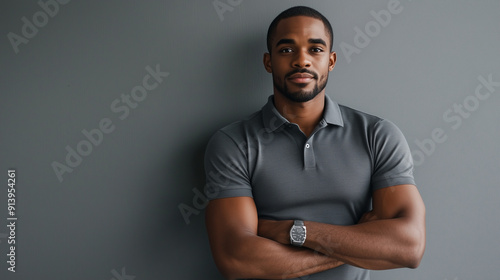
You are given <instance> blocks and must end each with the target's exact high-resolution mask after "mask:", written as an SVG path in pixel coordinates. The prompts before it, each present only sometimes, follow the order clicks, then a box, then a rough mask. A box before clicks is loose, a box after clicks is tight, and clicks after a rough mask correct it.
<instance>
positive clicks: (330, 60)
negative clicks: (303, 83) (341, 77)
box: [328, 52, 337, 71]
mask: <svg viewBox="0 0 500 280" xmlns="http://www.w3.org/2000/svg"><path fill="white" fill-rule="evenodd" d="M336 62H337V53H335V52H331V53H330V57H329V58H328V71H332V70H333V68H334V67H335V63H336Z"/></svg>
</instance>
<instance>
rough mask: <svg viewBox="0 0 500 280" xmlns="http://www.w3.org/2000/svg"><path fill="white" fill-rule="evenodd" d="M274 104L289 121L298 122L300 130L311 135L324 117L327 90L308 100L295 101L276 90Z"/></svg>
mask: <svg viewBox="0 0 500 280" xmlns="http://www.w3.org/2000/svg"><path fill="white" fill-rule="evenodd" d="M274 106H275V107H276V109H277V110H278V112H279V113H280V114H281V115H282V116H283V117H285V118H286V119H287V120H288V121H289V122H291V123H296V124H297V125H298V126H299V128H300V130H302V132H303V133H304V134H305V135H306V136H307V137H309V136H310V135H311V133H312V132H313V131H314V128H316V126H317V125H318V123H319V121H320V120H321V118H322V117H323V110H324V108H325V91H322V92H320V93H319V94H318V95H317V96H316V97H314V98H313V99H311V100H309V101H307V102H294V101H291V100H289V99H288V98H286V97H285V96H283V95H282V94H281V93H279V92H277V91H275V92H274Z"/></svg>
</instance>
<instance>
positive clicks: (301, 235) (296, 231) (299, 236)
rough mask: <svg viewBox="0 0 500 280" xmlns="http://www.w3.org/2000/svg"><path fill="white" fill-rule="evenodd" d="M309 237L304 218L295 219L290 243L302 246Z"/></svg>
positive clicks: (291, 229)
mask: <svg viewBox="0 0 500 280" xmlns="http://www.w3.org/2000/svg"><path fill="white" fill-rule="evenodd" d="M306 238H307V229H306V226H305V224H304V221H302V220H294V221H293V225H292V227H291V228H290V244H291V245H294V246H297V247H301V246H302V245H304V242H305V241H306Z"/></svg>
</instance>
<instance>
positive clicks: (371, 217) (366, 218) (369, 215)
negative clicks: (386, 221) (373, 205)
mask: <svg viewBox="0 0 500 280" xmlns="http://www.w3.org/2000/svg"><path fill="white" fill-rule="evenodd" d="M378 219H379V218H378V217H377V215H375V213H373V210H372V211H370V212H366V213H364V214H363V216H361V219H359V222H358V224H362V223H366V222H371V221H376V220H378Z"/></svg>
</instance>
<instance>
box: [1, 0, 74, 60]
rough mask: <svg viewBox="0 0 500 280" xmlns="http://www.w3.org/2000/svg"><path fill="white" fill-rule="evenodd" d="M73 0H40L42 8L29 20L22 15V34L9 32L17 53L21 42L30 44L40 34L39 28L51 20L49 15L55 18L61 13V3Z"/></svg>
mask: <svg viewBox="0 0 500 280" xmlns="http://www.w3.org/2000/svg"><path fill="white" fill-rule="evenodd" d="M70 1H71V0H57V1H56V0H48V1H47V2H44V1H43V0H40V1H38V5H39V6H40V7H41V8H42V10H40V11H37V12H35V13H34V14H33V16H32V17H31V20H29V19H28V18H27V17H22V18H21V21H22V22H23V26H22V27H21V35H22V36H21V35H18V34H16V33H14V32H9V33H8V34H7V38H8V39H9V42H10V44H11V46H12V49H14V52H15V53H16V54H18V53H19V46H20V45H21V44H28V43H29V41H30V39H33V38H34V37H35V36H36V34H38V30H39V28H43V27H44V26H45V25H47V23H48V22H49V17H50V18H53V17H55V16H56V15H57V14H58V13H59V4H61V5H66V4H68V3H69V2H70Z"/></svg>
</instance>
